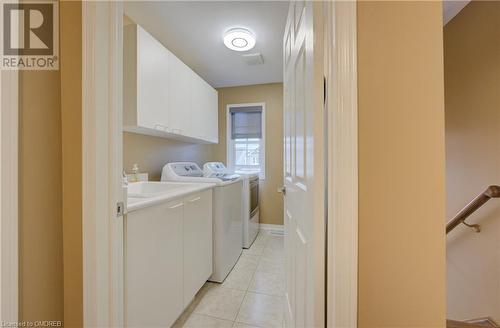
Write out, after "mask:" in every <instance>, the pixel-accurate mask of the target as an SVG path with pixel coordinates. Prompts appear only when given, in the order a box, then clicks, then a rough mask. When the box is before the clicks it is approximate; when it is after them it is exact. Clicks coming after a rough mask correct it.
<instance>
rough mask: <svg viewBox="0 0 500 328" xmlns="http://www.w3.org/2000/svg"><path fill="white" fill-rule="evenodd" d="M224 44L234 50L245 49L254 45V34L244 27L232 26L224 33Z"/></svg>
mask: <svg viewBox="0 0 500 328" xmlns="http://www.w3.org/2000/svg"><path fill="white" fill-rule="evenodd" d="M224 44H225V45H226V47H228V48H229V49H231V50H234V51H247V50H250V49H252V48H253V47H254V46H255V36H254V34H253V33H252V32H250V31H249V30H247V29H246V28H242V27H237V28H232V29H229V30H227V31H226V33H225V34H224Z"/></svg>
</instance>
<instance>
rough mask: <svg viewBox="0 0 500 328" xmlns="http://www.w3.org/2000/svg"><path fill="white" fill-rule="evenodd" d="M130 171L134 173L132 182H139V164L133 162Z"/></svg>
mask: <svg viewBox="0 0 500 328" xmlns="http://www.w3.org/2000/svg"><path fill="white" fill-rule="evenodd" d="M132 173H133V174H134V182H139V165H138V164H134V166H133V167H132Z"/></svg>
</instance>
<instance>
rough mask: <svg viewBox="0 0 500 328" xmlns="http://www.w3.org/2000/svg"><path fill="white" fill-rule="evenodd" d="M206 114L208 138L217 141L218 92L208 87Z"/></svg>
mask: <svg viewBox="0 0 500 328" xmlns="http://www.w3.org/2000/svg"><path fill="white" fill-rule="evenodd" d="M207 103H208V116H209V117H210V124H209V125H208V140H209V141H211V142H213V143H218V142H219V93H218V92H217V90H215V89H214V88H212V87H210V86H209V88H208V90H207Z"/></svg>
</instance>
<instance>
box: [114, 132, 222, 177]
mask: <svg viewBox="0 0 500 328" xmlns="http://www.w3.org/2000/svg"><path fill="white" fill-rule="evenodd" d="M212 147H213V146H211V145H200V144H192V143H184V142H180V141H175V140H169V139H163V138H156V137H150V136H145V135H140V134H134V133H127V132H124V133H123V169H124V170H125V171H126V172H127V173H131V171H132V166H133V165H134V164H139V170H140V171H141V172H143V173H149V180H151V181H159V180H160V178H161V170H162V168H163V166H164V165H165V164H166V163H169V162H184V161H186V162H195V163H197V164H198V165H200V166H201V167H203V164H205V163H206V162H209V161H214V160H215V156H214V154H213V148H212Z"/></svg>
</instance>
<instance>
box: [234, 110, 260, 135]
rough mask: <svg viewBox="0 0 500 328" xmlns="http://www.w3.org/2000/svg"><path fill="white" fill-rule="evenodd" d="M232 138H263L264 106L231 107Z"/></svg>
mask: <svg viewBox="0 0 500 328" xmlns="http://www.w3.org/2000/svg"><path fill="white" fill-rule="evenodd" d="M229 112H230V114H231V139H233V140H234V139H246V138H259V139H260V138H262V106H247V107H230V108H229Z"/></svg>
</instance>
